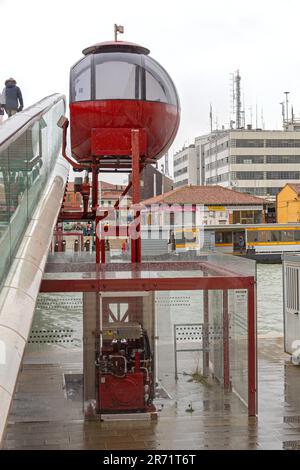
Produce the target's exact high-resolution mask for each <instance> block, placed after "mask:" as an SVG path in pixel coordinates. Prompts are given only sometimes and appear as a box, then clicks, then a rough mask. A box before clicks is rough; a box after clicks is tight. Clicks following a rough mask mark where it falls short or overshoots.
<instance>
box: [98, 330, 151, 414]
mask: <svg viewBox="0 0 300 470" xmlns="http://www.w3.org/2000/svg"><path fill="white" fill-rule="evenodd" d="M99 339H100V338H99ZM96 367H97V369H98V378H99V393H98V406H97V408H98V410H99V411H100V412H102V413H103V412H114V411H148V410H150V409H151V408H152V401H153V398H154V383H153V361H152V353H151V348H150V342H149V337H148V334H147V331H146V330H144V329H143V327H142V325H141V324H140V323H138V322H127V323H124V322H114V323H110V324H109V325H105V326H103V329H102V348H100V353H99V356H98V358H97V361H96Z"/></svg>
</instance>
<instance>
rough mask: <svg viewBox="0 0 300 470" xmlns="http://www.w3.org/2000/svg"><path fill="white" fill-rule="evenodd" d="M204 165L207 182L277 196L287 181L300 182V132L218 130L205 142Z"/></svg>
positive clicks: (257, 194) (254, 193)
mask: <svg viewBox="0 0 300 470" xmlns="http://www.w3.org/2000/svg"><path fill="white" fill-rule="evenodd" d="M249 127H250V126H249ZM289 129H291V128H290V127H289ZM204 164H205V184H206V185H215V184H218V185H221V186H223V187H227V188H232V189H235V190H237V191H240V192H245V193H250V194H253V195H256V196H274V197H275V196H276V194H277V193H278V192H279V191H280V190H281V189H282V187H283V186H284V185H285V184H286V183H298V182H299V181H300V134H299V131H297V130H295V128H292V130H283V131H280V130H276V131H267V130H258V129H256V130H252V129H250V128H249V129H247V130H245V129H240V130H226V131H219V132H217V133H216V132H214V133H212V134H211V135H210V137H209V140H208V142H207V143H205V144H204Z"/></svg>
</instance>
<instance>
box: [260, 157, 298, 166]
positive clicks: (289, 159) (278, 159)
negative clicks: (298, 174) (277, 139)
mask: <svg viewBox="0 0 300 470" xmlns="http://www.w3.org/2000/svg"><path fill="white" fill-rule="evenodd" d="M266 162H267V163H285V164H286V163H300V155H267V156H266Z"/></svg>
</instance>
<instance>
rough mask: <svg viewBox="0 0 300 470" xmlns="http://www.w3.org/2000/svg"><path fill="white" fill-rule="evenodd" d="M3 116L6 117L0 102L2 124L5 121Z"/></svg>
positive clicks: (0, 121)
mask: <svg viewBox="0 0 300 470" xmlns="http://www.w3.org/2000/svg"><path fill="white" fill-rule="evenodd" d="M3 118H4V108H3V107H2V105H1V103H0V124H1V123H2V122H3Z"/></svg>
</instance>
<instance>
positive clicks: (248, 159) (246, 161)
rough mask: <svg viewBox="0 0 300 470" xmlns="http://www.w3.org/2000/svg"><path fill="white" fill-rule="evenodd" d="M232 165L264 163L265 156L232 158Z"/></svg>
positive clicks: (237, 156) (236, 156) (238, 156)
mask: <svg viewBox="0 0 300 470" xmlns="http://www.w3.org/2000/svg"><path fill="white" fill-rule="evenodd" d="M231 163H237V164H245V165H246V164H257V163H264V156H263V155H253V156H252V155H251V156H249V155H235V156H232V157H231Z"/></svg>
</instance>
